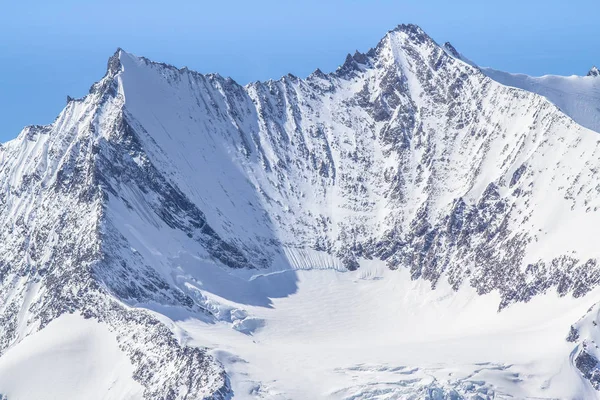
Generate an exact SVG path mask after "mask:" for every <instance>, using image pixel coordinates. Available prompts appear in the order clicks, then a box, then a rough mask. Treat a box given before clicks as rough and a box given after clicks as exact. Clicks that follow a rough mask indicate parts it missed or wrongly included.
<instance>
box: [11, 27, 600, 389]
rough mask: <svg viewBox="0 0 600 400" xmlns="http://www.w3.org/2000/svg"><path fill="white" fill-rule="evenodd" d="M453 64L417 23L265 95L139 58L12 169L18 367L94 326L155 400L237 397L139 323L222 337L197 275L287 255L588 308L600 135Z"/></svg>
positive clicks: (118, 63) (198, 351) (215, 368)
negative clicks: (565, 298)
mask: <svg viewBox="0 0 600 400" xmlns="http://www.w3.org/2000/svg"><path fill="white" fill-rule="evenodd" d="M450 47H451V46H450ZM450 47H448V46H447V47H446V50H444V49H443V48H442V47H440V46H438V45H437V44H436V43H435V42H434V41H433V40H432V39H431V38H430V37H429V36H427V35H426V34H425V33H424V32H423V31H422V30H421V29H420V28H418V27H416V26H414V25H401V26H399V27H398V28H396V29H395V30H393V31H390V32H388V33H387V35H386V36H385V37H384V38H383V39H382V40H381V42H380V43H379V44H378V45H377V47H375V48H374V49H371V50H369V51H368V52H367V53H365V54H362V53H359V52H357V53H356V54H354V55H353V56H350V55H349V56H348V57H347V59H346V61H345V62H344V64H343V65H342V66H341V67H340V68H339V69H338V70H337V71H335V72H334V73H331V74H324V73H323V72H321V71H320V70H317V71H316V72H315V73H313V74H312V75H310V76H309V77H308V78H306V79H300V78H297V77H293V76H291V75H288V76H285V77H283V78H281V79H280V80H278V81H268V82H262V83H252V84H249V85H247V86H245V87H243V86H240V85H238V84H237V83H235V82H234V81H233V80H231V79H228V78H223V77H221V76H219V75H212V74H209V75H202V74H199V73H196V72H193V71H189V70H187V69H177V68H175V67H172V66H168V65H164V64H158V63H153V62H151V61H149V60H147V59H144V58H139V57H135V56H133V55H131V54H128V53H126V52H125V51H123V50H120V49H119V50H118V51H117V53H116V54H115V55H114V56H113V57H111V58H110V60H109V63H108V70H107V73H106V76H105V77H104V78H103V79H102V80H101V81H100V82H98V83H96V84H94V85H93V86H92V88H91V90H90V93H89V95H88V96H86V97H85V98H83V99H69V102H68V104H67V106H66V108H65V109H64V111H63V112H62V113H61V114H60V115H59V117H58V118H57V120H56V121H55V122H54V123H53V124H52V125H49V126H35V127H28V128H26V129H25V130H24V131H23V132H22V133H21V134H20V135H19V137H18V138H17V139H15V140H13V141H11V142H8V143H6V144H4V145H3V146H2V148H1V149H0V186H1V190H0V246H1V250H2V252H1V254H2V256H1V258H0V353H1V352H2V351H3V350H5V349H7V348H8V347H10V346H11V345H13V344H15V343H17V342H19V341H20V340H21V339H23V338H24V337H25V336H26V335H28V334H29V333H32V332H35V331H36V330H38V329H40V328H43V327H44V326H45V325H46V324H48V323H49V322H50V321H51V320H53V319H54V318H56V317H58V316H59V315H61V314H63V313H73V312H78V313H82V314H83V315H84V316H86V317H89V318H95V319H98V320H100V321H102V322H104V323H106V324H107V325H108V326H109V327H110V328H111V329H112V330H113V331H114V332H116V333H117V335H118V337H119V344H120V346H121V348H122V349H123V351H125V352H126V353H127V354H128V355H129V356H130V358H131V360H132V362H133V364H134V366H135V368H136V375H135V378H136V379H137V380H138V381H139V382H140V383H142V385H143V386H144V387H145V389H146V392H145V395H146V396H147V397H148V398H173V399H176V398H227V396H228V395H229V394H230V393H229V392H230V389H229V386H228V381H227V378H226V376H225V373H224V371H223V368H222V367H221V366H220V365H219V364H218V363H217V362H216V361H215V360H214V359H213V358H212V357H211V356H210V355H208V354H207V352H206V350H204V349H202V348H189V347H185V346H184V345H183V344H181V343H180V342H179V341H178V340H177V338H176V337H175V336H174V335H173V333H172V332H171V331H170V330H169V329H168V328H167V326H166V325H164V324H163V323H162V322H160V321H159V320H158V319H157V318H156V317H154V316H153V314H151V313H149V312H146V311H143V310H142V309H141V308H132V306H135V305H140V304H141V305H143V304H148V303H152V304H161V305H166V306H169V305H174V306H179V307H185V308H187V309H189V310H191V311H193V312H196V313H198V314H200V315H202V314H204V315H205V318H208V319H211V318H218V317H219V316H218V315H213V312H212V311H213V310H211V311H209V309H210V307H208V306H207V305H206V304H205V302H204V299H203V297H202V295H201V294H199V293H198V292H197V291H195V290H193V289H190V287H189V286H188V285H186V282H188V281H189V280H190V279H191V278H190V277H189V271H190V270H192V269H193V268H199V266H200V267H201V265H203V264H202V263H212V264H218V265H220V266H222V267H223V268H237V269H239V268H248V269H266V268H271V269H285V268H289V267H290V264H291V261H290V260H289V258H288V256H287V255H286V254H288V253H287V252H286V250H287V249H299V250H304V249H313V250H318V251H320V252H325V253H328V254H330V255H332V256H333V257H334V258H336V259H338V260H340V262H342V263H343V265H344V266H345V267H346V268H348V269H356V268H359V267H360V260H361V259H364V258H367V259H369V258H377V259H381V260H385V261H386V262H387V264H388V265H389V267H390V268H392V269H398V268H408V269H410V271H411V274H412V277H413V278H414V279H426V280H428V281H429V282H431V285H432V286H434V287H435V285H436V284H438V282H440V280H447V281H449V282H450V283H451V284H452V286H453V287H455V288H458V287H459V286H461V285H471V286H473V287H475V288H476V289H477V291H478V292H479V293H481V294H483V293H488V292H491V291H495V290H496V291H498V292H499V293H500V294H501V298H502V302H501V304H500V305H499V307H505V306H507V305H509V304H510V303H511V302H514V301H527V300H529V299H531V298H532V296H534V295H536V294H538V293H542V292H544V291H547V290H550V289H552V290H557V291H558V292H559V293H560V294H561V295H566V294H573V295H574V296H581V295H582V294H585V293H586V292H587V291H589V290H590V289H591V288H593V287H594V286H596V285H598V282H599V281H600V269H599V268H598V266H597V257H598V250H597V247H596V246H595V245H594V243H593V240H592V238H593V237H594V236H595V235H596V234H597V233H600V232H599V231H598V230H599V229H600V228H598V227H599V226H600V217H599V215H600V214H599V213H598V207H599V206H600V200H599V196H598V194H599V193H600V186H599V185H598V181H597V178H596V173H597V171H598V169H599V168H600V161H599V160H600V149H599V144H600V140H599V139H598V136H597V133H595V132H593V131H590V130H587V129H585V128H582V127H581V126H579V125H577V124H576V123H575V122H573V121H572V120H571V119H570V118H569V117H567V116H565V115H564V114H563V113H562V112H561V111H560V110H559V109H558V108H557V107H556V106H554V105H553V104H551V103H550V102H548V101H547V100H546V99H544V98H543V97H541V96H539V95H536V94H533V93H530V92H526V91H523V90H519V89H515V88H510V87H507V86H503V85H501V84H499V83H497V82H495V81H493V80H492V79H490V78H488V77H487V76H486V75H484V74H483V73H482V72H481V71H480V70H479V69H477V68H476V67H473V66H471V65H469V64H467V63H465V62H463V61H461V60H459V59H456V58H455V57H453V56H452V54H449V53H448V51H452V50H453V49H454V48H453V47H452V48H450ZM453 51H454V52H455V53H456V50H455V49H454V50H453ZM190 260H191V261H190ZM315 266H317V265H315ZM576 340H577V338H573V341H576ZM581 357H583V358H581V361H578V364H577V365H578V366H579V365H581V366H582V367H581V368H580V369H581V370H582V372H583V373H584V374H588V373H589V371H590V368H591V367H589V366H590V365H591V364H592V363H591V361H590V360H589V359H588V358H585V357H584V356H581ZM578 360H579V358H578ZM164 371H169V373H164ZM592 374H593V373H592ZM586 376H587V375H586ZM594 376H595V375H594Z"/></svg>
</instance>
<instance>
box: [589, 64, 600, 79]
mask: <svg viewBox="0 0 600 400" xmlns="http://www.w3.org/2000/svg"><path fill="white" fill-rule="evenodd" d="M587 76H595V77H598V76H600V70H599V69H598V67H596V66H595V65H594V66H593V67H592V68H591V69H590V70H589V71H588V73H587Z"/></svg>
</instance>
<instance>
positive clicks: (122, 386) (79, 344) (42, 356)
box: [0, 314, 143, 399]
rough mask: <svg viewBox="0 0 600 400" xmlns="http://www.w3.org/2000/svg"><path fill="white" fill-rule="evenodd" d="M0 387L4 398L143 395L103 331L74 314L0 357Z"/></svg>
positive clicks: (124, 359)
mask: <svg viewBox="0 0 600 400" xmlns="http://www.w3.org/2000/svg"><path fill="white" fill-rule="evenodd" d="M0 388H2V390H1V393H2V394H3V395H4V396H6V397H7V398H8V399H73V398H77V397H78V396H79V397H80V398H81V397H85V398H86V399H125V398H126V399H141V398H142V391H143V390H142V389H143V388H142V387H141V385H140V384H139V383H138V382H136V381H135V380H134V379H133V368H132V366H131V362H130V360H129V358H128V357H126V356H125V354H124V353H123V352H122V351H121V350H120V349H119V346H118V343H117V340H116V338H115V337H114V335H113V334H111V332H110V331H109V330H108V329H107V328H106V326H105V325H103V324H100V323H98V322H97V321H94V320H91V319H83V318H82V317H80V316H77V315H74V314H66V315H62V316H60V317H58V318H57V319H56V320H54V321H52V322H51V323H50V324H49V325H48V327H47V328H45V329H42V330H41V331H39V332H38V333H36V334H34V335H31V336H28V337H27V338H25V339H23V341H21V342H20V343H19V344H17V345H16V346H14V347H12V348H11V349H10V350H8V351H7V352H6V353H5V354H3V356H2V357H1V358H0Z"/></svg>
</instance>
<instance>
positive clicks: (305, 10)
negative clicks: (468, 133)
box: [0, 0, 600, 141]
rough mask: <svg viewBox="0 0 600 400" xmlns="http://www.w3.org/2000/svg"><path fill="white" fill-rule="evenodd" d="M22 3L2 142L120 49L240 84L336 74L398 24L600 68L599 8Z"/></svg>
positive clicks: (2, 17) (83, 86)
mask: <svg viewBox="0 0 600 400" xmlns="http://www.w3.org/2000/svg"><path fill="white" fill-rule="evenodd" d="M171 3H173V4H172V5H167V4H168V3H167V2H164V1H156V0H145V1H140V0H130V1H127V0H120V1H115V0H103V1H95V0H87V1H85V0H54V1H42V0H21V1H10V2H9V1H6V0H5V1H2V2H1V3H0V6H1V11H0V110H1V112H0V117H1V118H0V141H6V140H8V139H11V138H13V137H15V136H16V135H17V134H18V133H19V131H20V130H21V129H22V128H23V126H25V125H28V124H46V123H50V122H52V121H53V120H54V118H55V117H56V115H57V114H58V113H59V112H60V110H61V109H62V108H63V107H64V105H65V101H66V96H67V95H70V96H73V97H79V96H82V95H84V94H85V93H87V90H88V89H89V87H90V86H91V84H92V83H93V82H95V81H97V80H98V79H99V78H100V77H102V75H103V74H104V70H105V67H106V61H107V59H108V57H109V56H110V55H111V54H113V53H114V51H115V49H116V48H117V47H123V48H124V49H126V50H127V51H130V52H132V53H134V54H137V55H143V56H146V57H149V58H151V59H153V60H156V61H162V62H167V63H170V64H174V65H176V66H179V67H182V66H188V67H189V68H191V69H194V70H198V71H200V72H219V73H220V74H222V75H226V76H231V77H233V78H234V79H235V80H236V81H238V82H239V83H242V84H244V83H247V82H249V81H254V80H264V79H269V78H278V77H280V76H282V75H284V74H286V73H288V72H291V73H293V74H295V75H298V76H306V75H308V74H309V73H310V72H312V71H313V70H315V69H316V68H317V67H319V68H321V69H322V70H323V71H331V70H334V69H335V68H336V66H337V65H339V64H340V63H342V62H343V61H344V57H345V55H346V54H347V53H349V52H354V50H356V49H358V50H361V51H365V50H368V49H369V48H370V47H373V46H375V45H376V44H377V42H378V41H379V39H380V38H381V37H382V36H383V35H384V34H385V32H386V31H387V30H389V29H392V28H393V27H395V26H396V25H398V24H400V23H416V24H418V25H420V26H421V27H422V28H423V29H424V30H425V31H426V32H427V33H429V35H431V36H432V37H433V38H434V39H435V40H436V41H438V42H440V43H443V42H445V41H450V42H452V43H453V44H454V45H455V47H456V48H457V49H458V50H459V51H460V52H462V53H463V54H465V55H466V56H467V57H469V58H471V59H472V60H473V61H475V62H477V63H478V64H480V65H485V66H492V67H495V68H497V69H503V70H506V71H510V72H524V73H528V74H533V75H542V74H548V73H553V74H562V75H571V74H580V75H581V74H585V73H586V72H587V70H588V69H589V68H590V67H591V66H592V65H593V64H600V40H599V36H598V27H599V26H600V9H599V8H598V4H597V1H583V0H570V1H564V0H562V1H554V0H545V1H538V0H529V1H524V0H521V1H513V0H502V1H487V0H479V1H470V0H468V1H442V0H431V1H427V0H420V1H398V0H396V1H384V0H381V1H376V0H371V1H366V0H365V1H358V0H348V1H340V0H329V1H326V0H320V1H316V0H302V1H285V0H277V1H275V0H264V1H261V0H255V1H237V0H229V1H200V0H196V1H191V0H179V1H177V2H171Z"/></svg>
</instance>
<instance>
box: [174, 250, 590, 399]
mask: <svg viewBox="0 0 600 400" xmlns="http://www.w3.org/2000/svg"><path fill="white" fill-rule="evenodd" d="M278 275H284V276H286V277H287V278H283V277H280V276H278ZM284 279H285V280H291V281H294V282H296V285H297V289H296V291H295V293H293V294H291V295H290V296H287V297H282V298H273V299H272V301H273V302H272V304H271V305H270V306H266V307H265V306H258V307H257V306H248V305H244V304H238V303H232V302H230V301H228V300H227V296H226V297H216V296H215V297H214V300H215V301H218V302H219V303H225V304H228V305H230V306H232V307H235V308H240V307H243V308H244V309H245V310H246V311H247V312H248V314H249V315H251V316H252V317H254V318H258V319H260V320H261V321H263V323H262V326H261V327H260V328H258V329H257V330H256V331H254V332H252V334H250V335H246V334H243V333H240V332H237V331H235V330H232V329H231V326H230V325H229V324H227V323H216V324H207V323H205V322H202V321H199V320H197V319H194V318H193V317H190V316H178V317H175V318H174V319H173V320H174V322H173V324H174V325H175V327H176V329H177V330H180V335H181V340H183V341H185V342H186V343H188V344H192V345H200V346H206V347H209V348H211V349H213V350H212V352H213V354H214V355H215V356H216V357H217V358H218V359H219V360H220V361H221V362H222V363H223V364H224V365H225V368H226V370H227V371H228V374H229V376H230V377H231V379H232V388H233V392H234V398H240V399H256V398H273V399H317V398H323V399H325V398H328V399H373V398H376V399H404V398H433V399H436V398H461V397H459V396H464V398H476V397H475V396H477V395H478V396H480V398H496V399H498V398H521V399H524V398H548V399H551V398H569V399H574V398H577V399H586V398H597V397H598V394H597V392H596V391H595V390H594V389H592V388H590V387H589V384H588V382H587V381H586V380H585V379H583V378H582V377H581V374H580V373H579V371H578V370H577V369H576V368H574V367H573V366H572V365H571V363H570V362H569V360H570V357H572V352H573V345H572V343H569V342H567V341H566V340H565V339H566V337H567V335H568V327H569V326H570V324H571V323H573V321H576V320H577V319H578V318H579V317H580V316H581V315H583V314H585V312H586V310H587V309H588V308H589V307H590V305H592V304H594V303H595V302H597V301H598V299H599V296H600V292H598V290H595V291H594V292H592V293H590V294H588V295H587V296H585V297H583V298H579V299H573V298H559V297H558V296H557V295H556V294H555V293H551V294H547V295H544V296H539V297H536V298H534V299H533V300H532V301H531V302H529V303H520V304H516V305H513V306H511V307H509V308H508V309H506V310H503V311H502V312H498V311H497V308H498V302H499V297H498V296H497V295H494V294H490V295H485V296H479V295H477V294H476V293H475V292H474V291H473V290H470V289H467V288H465V289H464V290H460V291H459V292H458V293H456V292H453V291H452V289H451V288H449V287H439V288H437V289H436V290H431V288H430V287H429V285H427V283H426V282H423V281H412V280H411V279H410V276H409V274H408V272H407V271H390V270H389V269H388V268H386V267H385V265H383V264H382V263H378V262H368V261H365V262H364V263H363V264H362V265H361V268H360V269H358V270H357V271H352V272H343V273H340V272H338V271H335V270H300V271H295V272H294V271H288V272H281V273H279V274H277V275H267V276H259V277H256V278H255V279H254V280H252V281H251V282H250V284H253V285H260V287H261V288H262V290H264V291H266V292H267V293H268V292H269V291H270V290H273V291H277V289H278V287H279V286H280V284H281V281H282V280H284ZM271 288H272V289H271ZM374 294H376V295H374ZM167 315H168V313H167ZM435 393H438V395H436V394H435ZM442 394H443V395H442ZM453 395H454V396H455V397H452V396H453ZM436 396H438V397H436ZM444 396H445V397H444Z"/></svg>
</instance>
